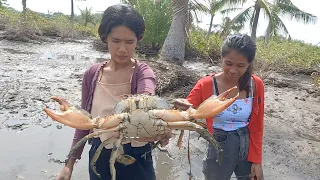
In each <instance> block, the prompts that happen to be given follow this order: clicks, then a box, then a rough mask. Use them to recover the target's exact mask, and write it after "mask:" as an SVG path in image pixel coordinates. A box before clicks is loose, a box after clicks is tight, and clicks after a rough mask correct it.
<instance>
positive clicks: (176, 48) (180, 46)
mask: <svg viewBox="0 0 320 180" xmlns="http://www.w3.org/2000/svg"><path fill="white" fill-rule="evenodd" d="M188 2H189V0H174V1H173V2H172V3H173V18H172V23H171V26H170V29H169V32H168V35H167V37H166V39H165V41H164V43H163V46H162V48H161V52H160V58H161V59H165V60H168V61H173V62H176V63H177V64H181V63H182V62H183V60H184V56H185V44H186V24H187V22H188V15H189V13H188Z"/></svg>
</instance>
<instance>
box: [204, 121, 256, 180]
mask: <svg viewBox="0 0 320 180" xmlns="http://www.w3.org/2000/svg"><path fill="white" fill-rule="evenodd" d="M213 132H214V138H215V139H216V141H218V143H219V144H220V146H221V148H222V149H223V154H222V156H223V157H222V163H221V164H220V165H219V163H218V162H216V160H217V153H216V150H215V149H214V147H213V146H212V145H210V144H208V147H207V150H206V154H205V157H204V159H203V169H202V171H203V173H204V176H205V179H206V180H230V178H231V176H232V174H233V172H234V173H235V175H236V176H237V177H238V178H237V179H238V180H249V177H248V175H249V174H250V172H251V165H252V163H251V162H249V161H247V157H248V151H249V130H248V128H247V127H243V128H240V129H238V130H235V131H223V130H220V129H214V130H213Z"/></svg>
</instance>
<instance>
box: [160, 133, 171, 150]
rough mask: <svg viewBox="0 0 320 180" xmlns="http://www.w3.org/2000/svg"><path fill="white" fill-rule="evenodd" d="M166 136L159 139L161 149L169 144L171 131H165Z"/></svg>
mask: <svg viewBox="0 0 320 180" xmlns="http://www.w3.org/2000/svg"><path fill="white" fill-rule="evenodd" d="M166 132H167V133H166V134H165V136H164V137H163V138H162V139H160V144H161V147H164V146H166V145H168V144H169V140H170V138H171V137H172V131H171V130H169V129H168V130H166Z"/></svg>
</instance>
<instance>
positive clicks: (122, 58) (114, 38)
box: [107, 26, 137, 64]
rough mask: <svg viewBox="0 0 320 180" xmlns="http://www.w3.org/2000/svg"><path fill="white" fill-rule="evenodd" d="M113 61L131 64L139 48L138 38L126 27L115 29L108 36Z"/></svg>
mask: <svg viewBox="0 0 320 180" xmlns="http://www.w3.org/2000/svg"><path fill="white" fill-rule="evenodd" d="M107 44H108V51H109V53H110V55H111V59H112V60H113V61H115V62H117V63H119V64H126V63H128V62H131V58H132V57H133V54H134V52H135V49H136V47H137V36H136V34H135V33H134V32H133V31H131V30H130V29H129V28H127V27H126V26H116V27H114V28H113V29H112V30H111V32H110V33H109V35H108V36H107Z"/></svg>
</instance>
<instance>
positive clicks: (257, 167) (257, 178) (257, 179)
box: [250, 163, 263, 180]
mask: <svg viewBox="0 0 320 180" xmlns="http://www.w3.org/2000/svg"><path fill="white" fill-rule="evenodd" d="M251 174H252V175H253V177H250V178H251V179H250V180H263V172H262V166H261V164H257V163H252V165H251Z"/></svg>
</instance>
